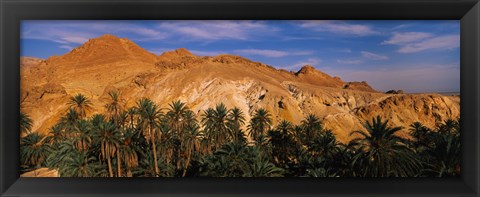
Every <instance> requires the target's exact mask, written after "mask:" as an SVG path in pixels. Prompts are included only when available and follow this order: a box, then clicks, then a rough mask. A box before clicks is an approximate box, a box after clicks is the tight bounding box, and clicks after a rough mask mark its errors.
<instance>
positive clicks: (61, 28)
mask: <svg viewBox="0 0 480 197" xmlns="http://www.w3.org/2000/svg"><path fill="white" fill-rule="evenodd" d="M21 32H22V33H21V38H22V39H36V40H48V41H52V42H56V43H60V44H63V45H79V44H83V43H85V42H86V41H88V39H91V38H95V37H98V36H101V35H103V34H115V35H117V36H119V37H121V35H122V34H124V33H127V34H128V35H129V38H130V39H132V40H135V41H148V40H160V39H165V38H167V37H168V34H167V33H164V32H160V31H158V30H155V29H152V28H145V27H142V26H139V25H137V24H134V23H129V22H125V21H56V22H49V21H26V22H22V31H21Z"/></svg>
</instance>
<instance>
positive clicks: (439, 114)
mask: <svg viewBox="0 0 480 197" xmlns="http://www.w3.org/2000/svg"><path fill="white" fill-rule="evenodd" d="M132 54H133V55H132ZM21 75H22V76H21V77H22V78H21V79H22V80H21V99H22V100H21V110H22V111H24V112H25V113H27V114H29V115H30V116H31V117H32V119H33V120H34V125H33V130H34V131H38V132H42V133H47V132H48V131H49V130H48V129H49V128H50V127H51V126H53V124H54V123H56V121H57V120H58V119H59V118H60V117H61V116H62V115H64V114H65V112H66V110H67V105H66V103H67V102H68V98H69V97H70V96H72V95H75V94H77V93H82V94H84V95H85V96H86V97H87V98H89V99H91V101H92V103H93V108H94V110H93V111H91V112H89V114H88V115H92V114H94V113H103V112H104V106H105V104H106V103H107V102H108V101H109V99H108V92H109V91H112V90H116V91H119V92H120V93H121V99H122V101H123V103H124V105H125V106H124V107H131V106H133V105H135V102H136V101H137V100H138V99H140V98H142V97H148V98H150V99H152V100H153V101H154V102H155V103H157V104H158V105H160V107H162V108H166V107H168V104H170V103H171V102H172V101H174V100H177V99H179V100H181V101H183V102H186V103H187V105H188V107H189V108H190V109H192V110H193V111H194V112H195V113H197V114H198V115H199V116H200V115H201V114H203V112H204V110H205V109H207V108H209V107H214V106H215V105H216V104H218V103H224V104H225V105H226V106H227V107H229V108H232V107H238V108H240V109H241V110H242V111H243V112H244V114H245V116H246V121H247V122H248V121H249V120H250V117H251V115H252V114H253V113H254V111H255V110H256V109H259V108H265V109H267V110H268V111H269V112H270V113H271V114H272V118H273V120H274V121H273V122H274V125H276V124H277V123H278V122H279V121H281V120H283V119H287V120H289V121H291V122H292V123H294V124H299V123H300V121H301V120H302V119H303V118H304V117H305V116H306V115H308V114H315V115H317V116H319V117H320V118H321V119H322V120H323V122H324V124H325V127H327V128H330V129H332V130H333V132H334V133H335V134H336V136H337V138H338V139H339V140H340V141H342V142H346V141H348V140H350V139H352V137H354V136H350V135H349V134H350V132H351V131H353V130H359V129H363V127H362V124H363V123H364V121H366V120H371V119H372V118H373V117H375V116H377V115H381V116H382V117H385V118H389V119H390V120H391V121H390V124H392V125H396V126H403V127H408V125H410V124H411V123H413V122H415V121H419V122H422V123H424V124H425V125H427V126H431V127H433V126H434V125H435V124H436V123H438V122H439V121H442V120H445V119H448V118H458V117H459V110H460V104H459V102H460V99H459V98H458V97H449V96H441V95H435V94H429V95H422V94H415V95H410V94H397V95H393V94H384V93H379V92H377V91H375V90H374V89H373V88H371V87H370V86H369V85H368V83H366V82H344V81H342V80H341V79H340V78H339V77H332V76H329V75H328V74H326V73H323V72H321V71H318V70H316V69H315V68H314V67H312V66H305V67H303V68H302V69H300V70H299V71H298V72H296V73H295V72H289V71H285V70H277V69H275V68H274V67H271V66H269V65H266V64H263V63H260V62H254V61H251V60H248V59H245V58H243V57H240V56H235V55H219V56H215V57H199V56H195V55H192V54H191V53H190V52H188V50H186V49H178V50H175V51H171V52H166V53H164V54H162V55H160V56H156V55H154V54H151V53H149V52H147V51H145V50H144V49H142V48H140V47H139V46H138V45H136V44H135V43H133V42H131V41H129V40H127V39H122V38H117V37H115V36H112V35H106V36H102V37H99V38H96V39H91V40H89V41H88V42H87V43H85V45H83V46H81V47H78V48H76V49H74V50H73V51H71V52H69V53H67V54H65V55H63V56H58V57H51V58H48V59H47V60H44V61H38V65H34V66H28V67H21ZM403 133H404V134H405V133H406V131H405V132H403ZM404 134H402V135H404Z"/></svg>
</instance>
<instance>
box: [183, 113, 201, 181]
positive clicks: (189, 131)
mask: <svg viewBox="0 0 480 197" xmlns="http://www.w3.org/2000/svg"><path fill="white" fill-rule="evenodd" d="M192 115H193V114H192ZM200 136H201V133H200V127H199V126H198V124H196V123H192V124H190V125H189V126H188V127H187V128H186V129H185V135H184V139H183V147H182V148H183V149H184V154H183V155H185V157H186V158H185V160H186V161H185V162H184V165H183V172H182V177H185V175H186V173H187V168H188V166H189V165H190V159H191V157H192V154H193V153H194V152H198V151H200V148H201V147H200V139H199V138H200Z"/></svg>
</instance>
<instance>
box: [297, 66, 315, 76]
mask: <svg viewBox="0 0 480 197" xmlns="http://www.w3.org/2000/svg"><path fill="white" fill-rule="evenodd" d="M315 71H317V72H318V70H317V69H315V67H313V66H311V65H305V66H303V67H302V68H301V69H300V70H299V71H298V72H297V75H298V74H300V73H302V74H309V73H313V72H315Z"/></svg>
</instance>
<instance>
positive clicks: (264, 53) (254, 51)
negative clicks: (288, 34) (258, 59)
mask: <svg viewBox="0 0 480 197" xmlns="http://www.w3.org/2000/svg"><path fill="white" fill-rule="evenodd" d="M233 52H234V53H238V54H242V55H260V56H265V57H285V56H287V55H288V53H287V52H285V51H278V50H266V49H239V50H235V51H233Z"/></svg>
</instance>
